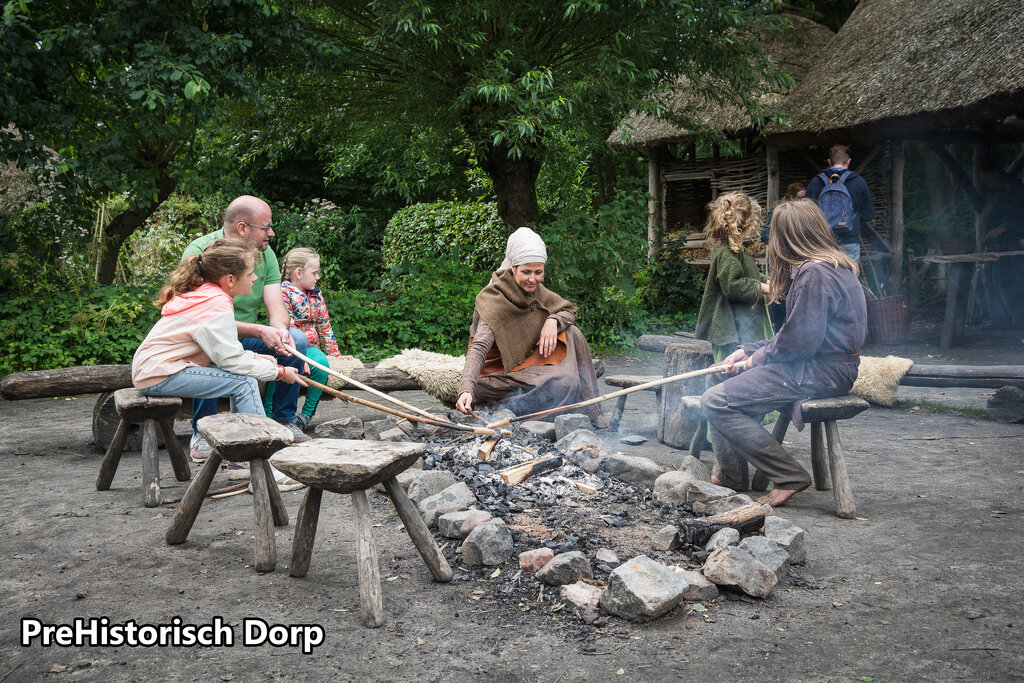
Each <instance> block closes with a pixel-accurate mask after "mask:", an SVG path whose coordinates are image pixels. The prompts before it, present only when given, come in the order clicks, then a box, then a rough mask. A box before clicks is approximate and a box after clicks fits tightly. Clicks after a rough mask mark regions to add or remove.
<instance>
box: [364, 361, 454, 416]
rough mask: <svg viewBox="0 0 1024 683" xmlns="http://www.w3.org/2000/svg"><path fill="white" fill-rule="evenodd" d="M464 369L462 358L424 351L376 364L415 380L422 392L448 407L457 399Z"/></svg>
mask: <svg viewBox="0 0 1024 683" xmlns="http://www.w3.org/2000/svg"><path fill="white" fill-rule="evenodd" d="M465 365H466V357H465V356H447V355H445V354H443V353H434V352H432V351H424V350H423V349H406V350H405V351H402V352H401V353H400V354H398V355H397V356H392V357H391V358H385V359H384V360H382V361H381V362H379V363H377V367H378V368H395V369H397V370H401V371H402V372H405V373H406V374H408V375H409V376H410V377H412V378H413V379H414V380H416V383H417V384H419V385H420V386H421V387H422V388H423V391H425V392H427V393H428V394H430V395H431V396H433V397H434V398H436V399H438V400H439V401H444V402H446V403H449V404H451V403H455V401H457V400H458V399H459V382H460V381H461V380H462V368H463V367H464V366H465Z"/></svg>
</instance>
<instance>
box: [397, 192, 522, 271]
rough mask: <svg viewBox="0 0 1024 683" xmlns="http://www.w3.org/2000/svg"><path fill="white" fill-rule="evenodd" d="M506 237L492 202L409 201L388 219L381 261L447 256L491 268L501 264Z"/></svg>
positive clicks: (474, 266) (477, 267) (468, 264)
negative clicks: (410, 204) (423, 202)
mask: <svg viewBox="0 0 1024 683" xmlns="http://www.w3.org/2000/svg"><path fill="white" fill-rule="evenodd" d="M507 237H508V231H507V230H506V229H505V226H504V224H503V223H502V222H501V220H500V219H499V218H498V212H497V208H496V206H495V205H494V204H493V203H484V202H445V201H442V202H435V203H433V204H413V205H412V206H407V207H406V208H404V209H401V210H400V211H398V212H397V213H395V215H394V216H392V217H391V220H390V221H388V225H387V228H386V229H385V231H384V263H385V265H387V266H395V265H398V264H400V263H402V262H403V261H419V260H421V259H424V258H428V259H451V260H454V261H456V262H458V263H459V264H461V265H463V266H465V267H468V268H470V269H472V270H477V271H491V270H494V269H495V268H497V267H498V264H499V263H501V257H502V255H503V254H504V253H505V240H506V238H507Z"/></svg>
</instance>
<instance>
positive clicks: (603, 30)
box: [288, 0, 779, 227]
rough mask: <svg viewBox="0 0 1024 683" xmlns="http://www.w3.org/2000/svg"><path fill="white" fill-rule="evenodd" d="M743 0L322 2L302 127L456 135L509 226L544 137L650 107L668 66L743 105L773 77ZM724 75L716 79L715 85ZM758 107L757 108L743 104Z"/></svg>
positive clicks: (589, 140) (589, 137)
mask: <svg viewBox="0 0 1024 683" xmlns="http://www.w3.org/2000/svg"><path fill="white" fill-rule="evenodd" d="M774 7H775V4H774V3H771V2H769V3H765V2H760V1H755V0H749V1H746V2H743V1H739V2H737V1H736V0H702V1H700V2H697V3H692V2H684V1H683V0H624V1H622V2H615V3H607V2H603V1H601V0H517V1H516V2H509V1H508V0H472V1H466V0H376V1H375V2H368V3H353V2H349V1H348V0H320V2H318V3H317V4H316V5H314V6H311V9H310V10H309V12H308V15H307V16H308V18H309V19H310V20H311V21H313V22H315V23H316V24H317V26H318V30H319V31H322V32H323V33H324V34H325V35H329V36H332V37H333V38H334V39H335V40H336V41H337V42H336V48H337V49H336V52H335V54H336V55H337V56H336V58H335V59H334V60H333V61H331V62H330V64H329V66H330V67H331V70H330V71H320V72H317V73H310V74H307V75H306V76H305V77H303V78H300V79H297V80H293V81H292V82H291V84H290V86H291V88H292V90H293V91H296V90H300V89H301V90H304V91H306V92H308V93H310V94H311V95H310V96H309V97H307V101H310V100H312V99H313V98H314V97H315V101H311V102H310V104H312V105H313V106H312V107H311V108H309V109H308V110H307V111H306V112H305V114H306V116H304V117H303V116H302V112H301V111H300V112H296V111H294V109H293V110H291V111H289V112H288V113H289V114H298V117H297V118H291V119H289V120H291V121H292V122H293V124H294V125H296V126H298V127H301V128H302V129H303V130H311V129H312V128H314V127H315V126H324V125H326V126H328V127H330V126H332V125H335V126H342V127H344V126H349V127H352V128H350V130H357V129H358V125H359V123H360V122H362V124H363V125H364V126H365V127H366V128H369V127H373V128H374V129H375V130H377V131H383V130H387V131H388V135H389V136H390V139H392V140H394V141H395V143H396V144H398V145H404V144H407V141H410V140H415V139H416V137H417V133H418V132H422V131H425V130H428V131H433V132H434V134H435V136H436V137H437V138H439V139H441V140H454V139H456V138H458V137H459V134H458V133H459V132H461V135H464V136H465V138H466V139H468V141H469V143H470V145H471V148H472V153H473V156H474V159H475V161H476V162H477V163H478V164H479V166H480V168H482V169H483V170H484V171H485V172H486V173H487V175H488V176H489V177H490V180H491V181H492V183H493V189H494V193H495V196H496V198H497V204H498V214H499V216H501V218H502V220H503V221H504V222H505V224H506V225H507V226H509V227H516V226H519V225H528V224H533V223H535V222H536V221H537V219H538V216H539V207H538V202H537V194H536V180H537V175H538V172H539V170H540V168H541V165H542V163H543V161H544V152H545V148H546V145H547V138H548V136H549V135H550V134H551V132H552V131H554V130H555V129H558V128H561V129H563V130H571V131H573V134H575V135H578V136H579V140H580V142H581V143H583V144H585V145H594V143H595V141H601V140H603V139H604V136H606V135H607V134H608V132H609V131H610V130H611V129H612V127H613V126H614V124H615V123H616V122H617V121H618V120H619V119H620V118H621V116H623V115H624V114H625V113H627V112H628V111H629V110H630V109H642V110H648V111H657V110H659V105H658V104H657V99H656V95H657V94H658V88H659V87H663V86H667V85H668V84H670V83H671V82H672V80H673V79H674V78H675V77H676V76H678V75H680V74H685V75H687V76H688V77H689V78H690V80H691V82H692V83H693V84H694V87H695V88H696V89H697V90H699V91H701V92H703V93H705V94H706V95H708V96H709V97H711V98H712V99H716V100H723V99H728V100H731V101H736V102H741V103H743V104H746V105H748V107H749V109H750V110H751V111H752V112H755V109H756V105H755V100H754V98H752V97H750V95H751V93H753V92H755V91H756V90H758V89H759V88H760V87H762V86H763V84H764V83H765V76H767V77H768V78H767V80H768V81H769V82H774V81H776V80H778V78H779V76H778V73H777V72H776V71H775V69H774V68H773V66H772V65H771V64H769V63H768V62H766V61H765V60H764V58H763V57H762V56H761V52H760V50H759V48H758V41H759V37H760V35H761V34H762V32H763V31H765V30H768V29H769V28H772V27H775V26H778V25H779V19H778V17H776V16H775V15H774V14H773V10H774ZM723 83H725V84H727V87H726V88H722V84H723ZM755 114H756V112H755Z"/></svg>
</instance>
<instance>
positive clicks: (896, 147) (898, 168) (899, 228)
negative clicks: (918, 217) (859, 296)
mask: <svg viewBox="0 0 1024 683" xmlns="http://www.w3.org/2000/svg"><path fill="white" fill-rule="evenodd" d="M905 163H906V157H905V156H904V154H903V143H902V142H894V143H893V146H892V174H891V177H890V182H891V184H892V187H891V192H890V195H889V196H890V200H889V201H890V206H891V209H890V212H889V220H890V221H891V226H890V231H889V239H890V240H891V246H890V247H889V291H890V292H893V293H899V291H900V282H901V281H902V280H903V167H904V165H905Z"/></svg>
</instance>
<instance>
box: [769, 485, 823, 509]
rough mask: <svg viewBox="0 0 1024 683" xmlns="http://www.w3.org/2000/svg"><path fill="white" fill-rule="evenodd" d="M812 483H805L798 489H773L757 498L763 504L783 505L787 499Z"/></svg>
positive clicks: (775, 506)
mask: <svg viewBox="0 0 1024 683" xmlns="http://www.w3.org/2000/svg"><path fill="white" fill-rule="evenodd" d="M808 486H810V484H804V485H803V486H801V487H800V488H798V489H772V490H771V491H769V492H768V493H766V494H764V495H763V496H761V497H760V498H758V499H757V502H758V503H761V504H762V505H771V506H772V507H773V508H777V507H780V506H782V505H783V504H784V503H785V502H786V501H787V500H789V499H790V498H792V497H793V496H795V495H796V494H798V493H800V492H801V491H803V490H804V489H805V488H807V487H808Z"/></svg>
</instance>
